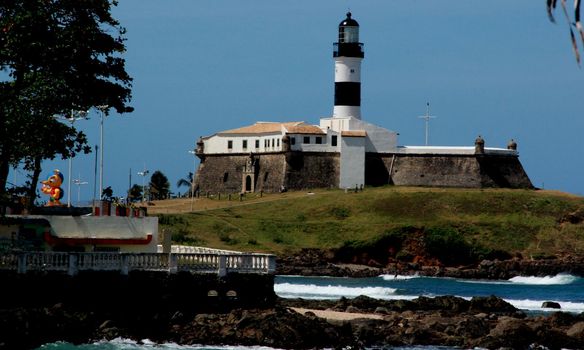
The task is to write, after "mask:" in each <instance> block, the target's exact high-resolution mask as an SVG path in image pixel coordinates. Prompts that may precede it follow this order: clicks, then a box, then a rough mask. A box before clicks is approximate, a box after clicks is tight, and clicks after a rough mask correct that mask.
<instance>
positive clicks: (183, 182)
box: [176, 171, 194, 197]
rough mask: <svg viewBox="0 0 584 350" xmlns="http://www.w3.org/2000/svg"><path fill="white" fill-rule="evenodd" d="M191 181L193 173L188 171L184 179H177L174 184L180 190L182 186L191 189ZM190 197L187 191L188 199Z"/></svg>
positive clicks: (190, 194) (190, 192)
mask: <svg viewBox="0 0 584 350" xmlns="http://www.w3.org/2000/svg"><path fill="white" fill-rule="evenodd" d="M193 180H194V179H193V173H192V172H190V171H189V174H188V175H187V177H186V178H183V179H179V180H178V181H177V182H176V187H178V188H181V187H183V186H186V187H191V186H192V185H193ZM191 196H192V191H189V197H191Z"/></svg>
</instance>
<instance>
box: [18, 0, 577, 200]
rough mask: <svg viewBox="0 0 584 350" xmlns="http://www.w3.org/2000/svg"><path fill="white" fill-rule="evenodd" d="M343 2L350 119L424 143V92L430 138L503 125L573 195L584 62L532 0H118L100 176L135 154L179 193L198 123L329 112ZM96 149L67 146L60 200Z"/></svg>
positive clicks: (460, 138)
mask: <svg viewBox="0 0 584 350" xmlns="http://www.w3.org/2000/svg"><path fill="white" fill-rule="evenodd" d="M348 9H350V11H351V12H352V14H353V18H354V19H356V20H357V21H358V22H359V24H360V41H361V42H363V43H364V44H365V46H364V49H365V59H364V60H363V62H362V70H361V84H362V86H361V90H362V92H361V100H362V102H361V110H362V119H363V120H365V121H367V122H370V123H373V124H376V125H379V126H382V127H385V128H387V129H390V130H394V131H396V132H398V133H399V138H398V144H399V145H410V146H411V145H423V144H424V139H425V124H424V121H423V120H422V119H420V118H418V117H419V116H422V115H424V114H425V113H426V103H427V102H429V103H430V114H431V115H434V116H436V117H437V118H435V119H432V120H430V124H429V144H430V145H437V146H472V145H473V143H474V139H475V138H476V137H477V136H478V135H481V136H482V137H483V138H484V139H485V145H486V147H503V148H504V147H506V144H507V142H508V141H509V140H510V139H511V138H513V139H515V140H516V142H517V143H518V151H519V155H520V156H519V159H520V161H521V163H522V164H523V167H524V168H525V170H526V172H527V174H528V175H529V177H530V178H531V181H532V182H533V184H534V185H535V186H536V187H540V188H545V189H555V190H560V191H565V192H571V193H575V194H579V195H584V183H583V182H582V179H583V176H582V172H583V171H584V164H583V157H582V156H583V155H584V137H582V133H583V132H584V98H583V95H584V84H583V83H584V69H582V68H579V67H578V65H577V63H576V60H575V58H574V54H573V52H572V48H571V43H570V39H569V29H568V24H567V22H566V20H565V18H564V17H563V13H562V12H561V8H558V10H557V11H556V18H557V23H551V22H550V21H549V20H548V18H547V14H546V10H545V1H544V0H540V1H536V0H512V1H511V0H491V1H481V0H364V1H363V0H361V1H355V0H353V1H348V0H319V1H308V0H300V1H272V0H261V1H259V0H250V1H239V0H224V1H210V0H209V1H192V0H173V1H160V0H123V1H120V2H119V5H118V6H117V7H115V8H114V10H113V15H114V17H115V18H117V19H118V20H119V21H120V22H121V24H122V25H123V26H124V27H125V28H126V29H127V35H126V37H127V42H126V45H127V52H126V53H125V55H124V57H125V59H126V64H127V71H128V73H129V74H130V75H131V76H132V77H133V78H134V81H133V99H132V102H131V105H132V106H133V107H134V108H135V111H134V112H133V113H131V114H125V115H119V114H116V113H111V114H110V116H108V117H107V118H106V119H105V121H104V130H103V131H104V167H103V179H104V180H103V181H104V187H105V186H112V188H113V190H114V195H115V196H125V195H126V191H127V189H128V187H129V183H130V179H129V177H130V175H131V182H132V183H135V184H138V185H142V181H143V180H144V182H145V183H148V180H149V176H147V177H146V178H145V179H144V177H142V176H139V175H138V174H137V173H138V172H139V171H142V170H144V169H147V170H149V171H150V174H151V173H152V172H153V171H155V170H160V171H162V172H163V173H164V174H165V175H166V176H167V177H168V178H169V181H170V183H171V185H172V187H171V190H172V191H173V192H174V193H179V192H180V193H184V192H185V191H188V188H186V187H182V188H177V187H176V183H177V181H178V180H179V179H180V178H184V177H186V176H187V174H188V173H189V172H192V171H193V170H194V169H195V168H196V167H197V166H198V159H196V157H194V156H193V154H191V153H189V150H193V148H194V146H195V142H196V140H197V139H198V137H199V136H209V135H212V134H214V133H216V132H218V131H221V130H227V129H232V128H238V127H241V126H245V125H250V124H253V123H254V122H256V121H277V122H283V121H305V122H307V123H311V124H318V123H319V118H321V117H327V116H330V115H331V114H332V109H333V97H334V96H333V94H334V61H333V57H332V49H333V42H335V41H336V40H337V31H338V24H339V22H340V21H341V20H343V19H344V18H345V13H346V12H347V10H348ZM578 44H579V46H580V48H582V42H579V43H578ZM581 52H582V51H581ZM89 116H90V119H89V120H86V121H85V120H82V121H79V122H76V124H75V125H76V126H77V127H79V128H80V129H81V130H83V131H84V132H85V133H86V134H87V135H88V138H89V142H90V144H91V145H92V146H93V145H99V144H100V141H99V130H100V129H99V122H100V114H99V112H98V111H96V110H91V111H90V113H89ZM95 160H96V158H95V154H94V153H92V154H89V155H78V156H77V157H75V158H74V159H73V160H72V167H73V171H72V173H73V178H75V179H77V178H81V180H82V181H87V182H88V184H87V185H83V186H79V188H78V187H75V186H73V188H72V190H71V196H72V199H71V200H72V202H76V200H77V196H78V194H79V195H80V198H81V199H82V200H84V199H85V200H87V199H91V198H92V196H93V186H94V184H95V183H96V182H98V181H99V180H98V179H95ZM55 168H58V169H60V170H61V171H62V172H64V173H65V176H67V172H68V171H67V168H68V161H66V160H55V161H46V162H44V163H43V172H42V174H41V179H43V178H47V177H48V176H49V175H50V174H51V171H52V170H53V169H55ZM13 180H15V181H16V182H22V181H24V173H23V172H22V171H21V170H19V171H16V172H14V173H13V174H12V175H11V178H10V179H9V181H13ZM65 181H67V180H65ZM63 188H65V189H66V182H65V184H64V186H63ZM78 190H79V192H78ZM41 200H46V198H42V197H41Z"/></svg>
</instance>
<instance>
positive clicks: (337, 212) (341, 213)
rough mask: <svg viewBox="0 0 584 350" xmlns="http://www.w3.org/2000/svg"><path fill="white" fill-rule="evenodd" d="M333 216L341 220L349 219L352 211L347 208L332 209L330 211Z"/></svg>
mask: <svg viewBox="0 0 584 350" xmlns="http://www.w3.org/2000/svg"><path fill="white" fill-rule="evenodd" d="M330 213H331V214H332V216H334V217H335V218H337V219H339V220H343V219H346V218H348V217H349V216H350V215H351V210H350V209H349V208H345V207H332V208H331V210H330Z"/></svg>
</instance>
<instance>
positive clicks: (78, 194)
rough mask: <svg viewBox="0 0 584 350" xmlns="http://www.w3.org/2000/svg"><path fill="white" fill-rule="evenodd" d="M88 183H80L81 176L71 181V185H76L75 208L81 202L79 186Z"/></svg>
mask: <svg viewBox="0 0 584 350" xmlns="http://www.w3.org/2000/svg"><path fill="white" fill-rule="evenodd" d="M88 183H89V182H87V181H81V174H79V177H78V178H76V179H73V184H75V185H77V206H79V203H80V202H81V185H87V184H88Z"/></svg>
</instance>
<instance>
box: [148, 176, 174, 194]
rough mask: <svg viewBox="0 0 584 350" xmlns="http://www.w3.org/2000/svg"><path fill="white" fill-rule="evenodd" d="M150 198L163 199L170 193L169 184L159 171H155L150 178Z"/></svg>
mask: <svg viewBox="0 0 584 350" xmlns="http://www.w3.org/2000/svg"><path fill="white" fill-rule="evenodd" d="M149 185H150V196H151V197H152V199H165V198H167V197H168V194H169V191H170V182H168V178H167V177H166V175H164V174H163V173H162V172H161V171H160V170H156V171H155V172H154V173H152V177H150V184H149Z"/></svg>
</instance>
